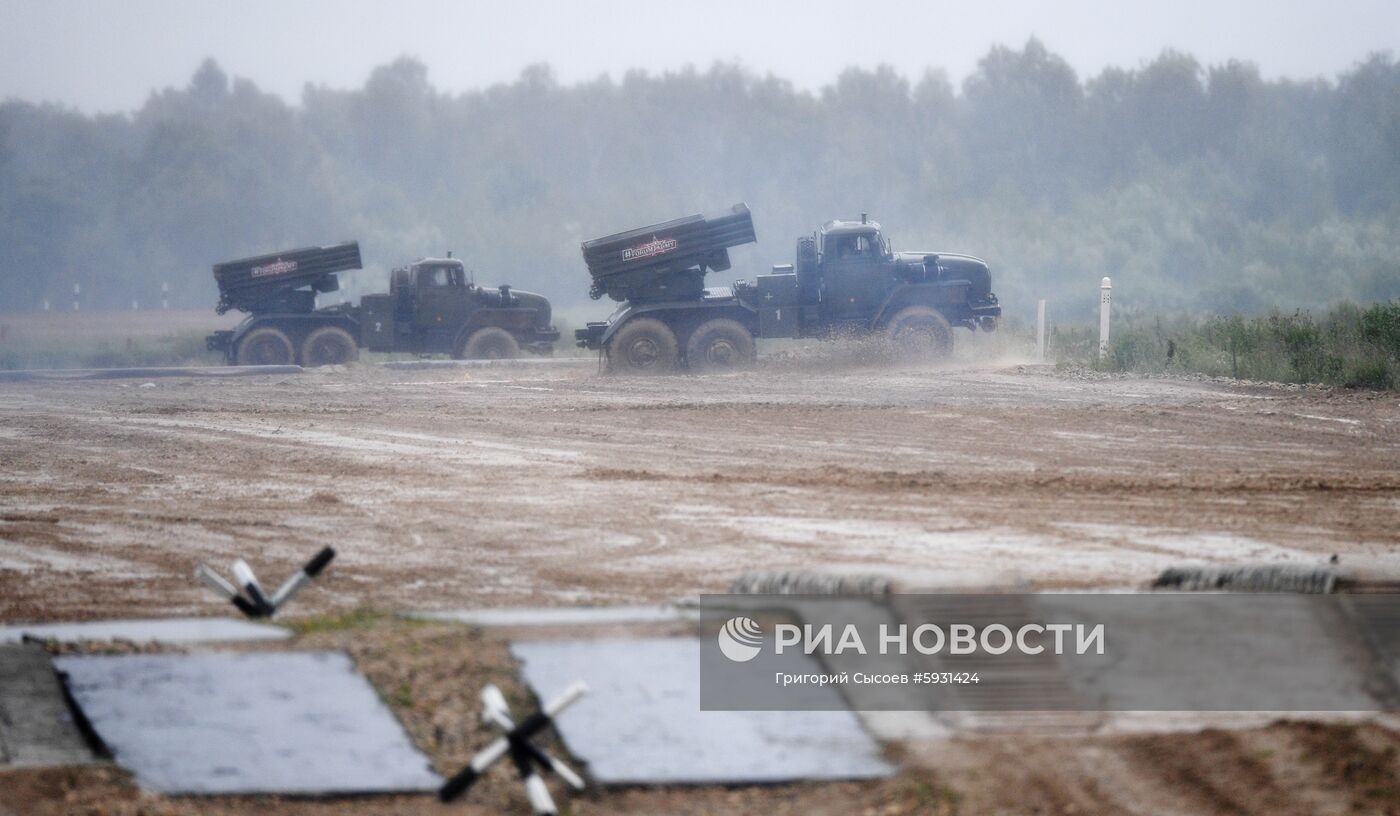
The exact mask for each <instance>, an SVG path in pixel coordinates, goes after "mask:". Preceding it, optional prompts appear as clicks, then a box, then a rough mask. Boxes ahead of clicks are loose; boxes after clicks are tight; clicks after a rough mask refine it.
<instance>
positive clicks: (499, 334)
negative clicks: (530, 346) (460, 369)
mask: <svg viewBox="0 0 1400 816" xmlns="http://www.w3.org/2000/svg"><path fill="white" fill-rule="evenodd" d="M453 356H454V357H456V358H457V359H459V360H462V359H467V360H513V359H515V358H516V357H519V356H520V344H519V343H517V342H516V340H515V338H514V337H512V336H511V334H510V332H508V331H506V330H505V329H502V328H499V327H497V326H487V327H486V328H484V329H477V330H476V331H474V332H472V333H471V335H470V336H468V337H467V338H466V339H465V340H464V341H461V346H460V348H459V350H458V352H457V353H456V354H454V355H453Z"/></svg>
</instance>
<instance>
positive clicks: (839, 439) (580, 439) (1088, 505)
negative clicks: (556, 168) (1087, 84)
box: [0, 355, 1400, 621]
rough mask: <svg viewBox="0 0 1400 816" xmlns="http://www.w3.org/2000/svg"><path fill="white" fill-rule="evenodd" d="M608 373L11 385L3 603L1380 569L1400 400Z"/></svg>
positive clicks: (829, 373) (780, 367)
mask: <svg viewBox="0 0 1400 816" xmlns="http://www.w3.org/2000/svg"><path fill="white" fill-rule="evenodd" d="M829 362H830V361H828V360H825V359H824V358H822V357H821V356H814V357H813V358H811V359H809V358H807V357H804V356H801V355H792V356H786V357H777V358H771V357H770V358H769V359H768V360H766V361H765V364H764V365H763V366H762V367H761V368H760V369H759V370H758V371H755V372H753V373H747V374H738V375H728V376H710V377H685V376H678V377H666V378H660V379H618V378H610V377H600V376H598V375H597V374H596V373H595V371H594V370H593V369H592V367H591V366H589V365H584V366H558V367H540V366H534V367H519V368H510V369H507V368H486V369H467V370H463V369H447V370H443V369H433V370H427V371H393V370H386V369H382V368H375V367H368V366H364V367H353V368H351V369H349V370H339V371H329V370H318V371H312V372H308V373H305V374H302V375H294V376H287V377H283V378H256V379H245V380H233V381H207V380H181V379H161V380H154V381H152V382H151V383H150V384H146V383H142V382H140V381H96V382H75V383H52V382H47V383H45V382H29V383H0V461H3V462H4V468H3V471H2V472H0V620H4V621H18V620H34V621H38V620H69V619H79V618H91V617H110V616H112V615H137V614H140V615H146V614H152V615H155V614H165V615H168V614H176V613H181V614H184V613H207V614H213V613H216V612H221V611H223V610H222V608H221V606H220V604H219V602H218V601H217V599H215V598H214V597H213V596H212V595H210V594H209V593H208V592H207V591H206V590H204V589H203V588H202V587H200V586H199V585H197V584H196V583H194V582H193V581H191V580H190V577H189V576H190V571H191V570H192V569H193V567H194V566H195V564H197V563H198V562H200V561H203V560H208V561H211V562H213V563H215V564H219V565H223V564H226V563H227V562H228V561H229V560H230V559H231V558H233V557H235V556H239V555H241V556H244V557H246V558H247V559H248V560H249V561H250V562H251V563H253V564H254V565H255V566H257V567H258V568H259V569H260V570H261V571H262V573H263V574H264V577H265V578H266V579H268V580H280V578H281V577H282V576H284V575H286V574H288V573H289V572H290V571H291V570H292V569H293V568H294V567H295V566H296V565H298V564H300V563H301V561H303V560H304V559H306V558H307V557H309V556H310V555H311V554H312V553H313V552H315V550H316V549H317V548H319V547H320V546H322V545H323V544H327V543H330V544H333V545H335V546H336V547H337V548H338V549H339V550H340V553H341V556H340V558H339V559H338V560H337V562H336V568H335V569H334V570H333V571H332V572H331V574H330V575H329V576H328V578H327V581H326V583H325V586H324V590H326V591H319V592H312V593H308V594H306V596H305V597H304V598H303V599H302V600H300V601H299V602H298V603H299V605H301V609H302V610H303V611H307V612H328V611H333V610H335V609H337V608H340V609H343V608H352V607H355V606H360V605H366V604H368V605H373V606H380V607H397V608H406V607H422V608H454V607H465V606H502V605H520V604H543V605H552V604H576V603H589V604H612V603H638V602H644V601H662V600H669V599H672V598H675V597H677V596H683V595H692V594H695V593H698V592H702V591H715V590H723V589H724V588H726V587H727V586H728V585H729V583H730V582H731V581H732V580H733V579H734V577H735V576H736V575H737V574H738V573H739V572H740V571H741V570H745V569H754V568H784V567H812V568H821V569H832V570H849V571H875V572H884V573H889V574H893V575H897V576H899V577H900V579H901V580H902V581H903V582H904V584H905V585H906V586H917V587H931V586H945V585H957V584H961V583H967V582H972V583H986V582H991V583H1007V582H1012V581H1016V580H1023V581H1029V582H1032V583H1034V584H1038V585H1053V586H1079V585H1088V586H1103V585H1122V586H1130V585H1134V584H1140V583H1143V582H1145V581H1147V580H1149V579H1150V578H1152V576H1153V575H1154V574H1155V573H1156V572H1157V570H1159V569H1160V568H1161V567H1163V566H1166V565H1169V564H1175V563H1181V562H1183V561H1193V560H1205V561H1232V562H1238V561H1242V560H1244V561H1303V562H1321V561H1325V560H1326V559H1327V558H1328V557H1329V556H1331V555H1333V554H1337V555H1338V556H1339V557H1340V558H1341V560H1342V564H1343V566H1344V567H1348V568H1351V569H1355V570H1361V571H1374V570H1383V569H1384V568H1385V567H1386V566H1387V565H1389V566H1390V567H1396V566H1397V565H1400V524H1397V519H1400V397H1398V396H1397V395H1395V394H1394V393H1389V394H1386V393H1348V392H1339V391H1328V390H1316V389H1296V388H1284V387H1266V386H1253V387H1241V386H1231V385H1226V384H1219V383H1212V382H1200V381H1185V380H1167V379H1131V378H1110V377H1102V376H1099V375H1073V374H1065V373H1055V372H1053V371H1048V370H1038V369H1031V368H1028V367H1020V368H1018V367H1015V366H1011V367H1005V366H992V365H985V366H980V365H977V364H975V363H973V364H966V365H963V366H961V367H957V368H954V369H952V370H942V371H936V370H926V369H912V370H911V369H905V370H887V369H875V368H864V367H860V366H858V365H856V364H855V363H854V362H852V363H851V364H850V365H849V366H848V367H838V368H836V370H832V367H831V366H830V365H829Z"/></svg>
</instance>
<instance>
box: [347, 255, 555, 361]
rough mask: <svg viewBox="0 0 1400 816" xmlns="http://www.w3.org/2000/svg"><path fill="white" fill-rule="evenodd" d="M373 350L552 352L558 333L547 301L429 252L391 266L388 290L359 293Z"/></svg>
mask: <svg viewBox="0 0 1400 816" xmlns="http://www.w3.org/2000/svg"><path fill="white" fill-rule="evenodd" d="M361 303H362V305H363V308H364V312H365V332H364V336H365V345H366V347H368V348H369V349H370V350H372V351H412V352H416V353H420V354H450V355H452V356H453V357H456V358H459V359H460V358H477V357H487V358H491V357H514V356H516V355H518V354H519V353H520V351H521V350H522V349H523V350H526V351H530V352H534V353H537V354H548V353H550V351H551V350H552V348H553V343H554V341H555V340H557V339H558V337H559V333H558V332H557V331H556V330H555V329H554V327H553V326H552V325H550V319H551V310H550V305H549V301H548V300H547V299H546V298H544V297H542V296H540V295H536V294H533V293H531V292H521V291H515V290H512V289H511V287H509V286H500V287H498V288H496V289H485V288H482V287H479V286H477V285H476V282H475V280H474V276H473V275H472V274H471V272H469V271H468V270H467V268H466V267H465V265H463V263H462V262H461V261H460V260H458V259H456V258H452V257H447V258H423V259H421V260H418V261H416V262H414V263H412V264H409V265H408V266H406V267H400V268H398V269H395V270H393V272H392V273H391V274H390V277H389V294H387V295H369V296H366V297H365V298H364V299H363V300H362V301H361Z"/></svg>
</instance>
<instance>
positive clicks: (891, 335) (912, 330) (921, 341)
mask: <svg viewBox="0 0 1400 816" xmlns="http://www.w3.org/2000/svg"><path fill="white" fill-rule="evenodd" d="M885 336H886V337H887V338H888V339H889V341H890V346H891V348H892V350H893V351H894V354H895V357H896V358H898V359H901V360H907V361H910V362H914V361H924V360H941V359H943V358H944V357H947V356H948V355H949V354H952V353H953V327H952V326H949V325H948V321H947V320H945V319H944V317H943V315H941V314H939V313H938V312H937V310H934V309H930V308H929V307H927V306H906V307H904V308H903V309H900V310H899V311H898V312H896V313H895V316H894V318H893V319H891V320H890V323H889V326H888V327H886V329H885Z"/></svg>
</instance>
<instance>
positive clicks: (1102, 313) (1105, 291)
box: [1099, 278, 1113, 359]
mask: <svg viewBox="0 0 1400 816" xmlns="http://www.w3.org/2000/svg"><path fill="white" fill-rule="evenodd" d="M1112 306H1113V281H1112V280H1110V279H1109V278H1104V279H1103V280H1102V281H1100V282H1099V359H1103V358H1104V356H1105V355H1106V354H1108V312H1109V309H1110V307H1112Z"/></svg>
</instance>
